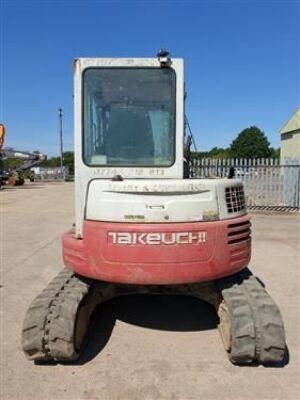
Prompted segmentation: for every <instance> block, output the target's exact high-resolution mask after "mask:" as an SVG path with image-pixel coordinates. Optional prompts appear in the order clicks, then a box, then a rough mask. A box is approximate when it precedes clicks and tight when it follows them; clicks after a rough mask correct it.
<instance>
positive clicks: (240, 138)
mask: <svg viewBox="0 0 300 400" xmlns="http://www.w3.org/2000/svg"><path fill="white" fill-rule="evenodd" d="M192 157H193V158H197V159H199V158H252V159H253V158H279V157H280V149H279V148H278V149H274V147H271V146H270V142H269V141H268V138H267V137H266V135H265V133H264V132H263V131H262V130H260V129H259V128H257V127H256V126H250V127H249V128H246V129H244V130H242V131H241V132H240V133H239V134H238V135H237V137H236V138H235V139H234V140H233V141H232V143H231V144H230V146H229V147H227V148H223V147H213V148H212V149H211V150H209V151H197V152H193V153H192Z"/></svg>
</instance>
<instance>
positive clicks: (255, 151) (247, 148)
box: [230, 126, 271, 158]
mask: <svg viewBox="0 0 300 400" xmlns="http://www.w3.org/2000/svg"><path fill="white" fill-rule="evenodd" d="M270 155H271V149H270V143H269V141H268V139H267V137H266V135H265V133H264V132H263V131H261V130H260V129H259V128H257V127H256V126H250V128H246V129H244V130H243V131H242V132H240V133H239V134H238V136H237V138H236V139H235V140H234V141H233V142H232V143H231V145H230V156H231V157H236V158H264V157H270Z"/></svg>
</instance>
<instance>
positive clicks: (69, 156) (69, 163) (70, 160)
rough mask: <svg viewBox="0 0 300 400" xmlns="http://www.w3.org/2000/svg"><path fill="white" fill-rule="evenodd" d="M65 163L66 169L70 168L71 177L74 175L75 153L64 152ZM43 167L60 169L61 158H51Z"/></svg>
mask: <svg viewBox="0 0 300 400" xmlns="http://www.w3.org/2000/svg"><path fill="white" fill-rule="evenodd" d="M63 159H64V161H63V163H64V165H65V166H66V167H69V173H70V175H74V152H73V151H64V153H63ZM41 167H60V157H51V158H47V160H45V161H43V163H42V164H41Z"/></svg>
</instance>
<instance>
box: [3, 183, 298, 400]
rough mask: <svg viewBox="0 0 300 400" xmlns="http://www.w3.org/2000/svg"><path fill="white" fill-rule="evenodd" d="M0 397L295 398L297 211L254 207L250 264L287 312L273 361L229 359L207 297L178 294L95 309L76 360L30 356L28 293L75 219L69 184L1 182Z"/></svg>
mask: <svg viewBox="0 0 300 400" xmlns="http://www.w3.org/2000/svg"><path fill="white" fill-rule="evenodd" d="M0 210H1V224H2V225H1V249H0V250H1V280H0V285H1V286H0V296H1V309H0V313H1V315H0V321H1V322H0V323H1V337H0V339H1V340H0V346H1V348H0V350H1V354H0V356H1V359H0V368H1V376H0V378H1V379H0V398H1V400H6V399H12V400H19V399H30V400H34V399H37V400H40V399H51V400H52V399H53V400H60V399H72V400H76V399H89V400H92V399H93V400H94V399H101V400H102V399H103V400H106V399H126V400H127V399H130V400H131V399H174V400H175V399H180V400H181V399H204V400H206V399H215V400H218V399H222V400H231V399H234V400H237V399H241V400H247V399H285V400H288V399H291V400H295V399H297V398H299V375H300V374H299V372H300V371H299V265H300V263H299V261H300V260H299V215H298V214H295V213H294V214H277V213H253V214H252V222H253V257H252V261H251V266H250V267H251V269H252V271H253V272H254V274H256V275H257V276H259V277H260V279H261V280H262V281H263V282H264V283H265V284H266V287H267V289H268V291H269V293H270V294H271V295H272V297H273V298H274V299H275V301H276V302H277V304H278V305H279V307H280V309H281V311H282V314H283V318H284V321H285V327H286V334H287V344H288V349H289V357H288V359H287V360H286V362H285V363H284V365H282V366H280V367H277V368H265V367H261V366H259V367H236V366H233V365H231V364H230V362H229V361H228V359H227V356H226V354H225V351H224V350H223V345H222V343H221V339H220V337H219V333H218V331H217V329H216V317H215V314H214V311H213V310H212V309H211V308H210V306H209V305H207V304H205V303H202V302H200V301H198V300H195V299H192V298H185V297H177V296H175V297H167V296H166V297H164V296H159V297H149V296H139V297H134V296H131V297H127V298H126V297H125V298H119V299H118V298H117V299H115V300H112V301H110V302H107V303H106V304H104V305H103V306H102V308H101V309H99V312H98V315H97V317H96V321H95V326H94V329H93V332H92V335H91V339H90V342H89V344H88V346H87V348H86V350H85V352H84V353H83V355H82V357H81V359H80V360H79V362H77V363H75V364H71V365H60V364H57V365H47V366H41V365H35V364H34V363H32V362H30V361H28V360H27V359H26V358H25V356H24V354H23V353H22V351H21V346H20V333H21V327H22V320H23V317H24V314H25V312H26V309H27V307H28V305H29V304H30V302H31V301H32V300H33V298H34V297H35V296H36V295H37V294H38V293H39V292H40V291H41V290H42V289H43V288H44V287H45V286H46V284H47V283H48V282H49V281H50V280H51V279H52V278H53V277H54V276H55V275H56V274H57V272H58V271H59V270H60V269H61V268H62V261H61V244H60V237H61V234H62V233H63V232H64V231H66V230H68V229H69V228H70V226H71V224H72V222H73V220H74V215H73V184H72V183H56V184H39V183H34V184H26V185H25V186H24V187H19V188H11V189H7V188H6V189H4V190H2V191H0Z"/></svg>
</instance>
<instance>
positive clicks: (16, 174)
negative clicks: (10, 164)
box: [0, 124, 46, 186]
mask: <svg viewBox="0 0 300 400" xmlns="http://www.w3.org/2000/svg"><path fill="white" fill-rule="evenodd" d="M4 136H5V127H4V125H3V124H0V182H1V183H0V184H1V185H3V184H5V183H8V184H9V185H12V186H20V185H23V184H24V182H25V178H26V177H28V179H30V180H31V181H33V180H34V174H33V173H31V172H30V168H32V167H34V166H36V165H39V164H41V163H42V162H43V161H44V160H45V159H46V156H45V155H44V154H42V153H40V152H33V153H31V152H28V151H21V150H15V149H13V148H11V147H7V148H3V145H4ZM7 159H18V160H22V161H21V163H20V164H19V165H18V167H14V168H12V169H10V170H8V169H5V168H4V163H3V161H5V160H7Z"/></svg>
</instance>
